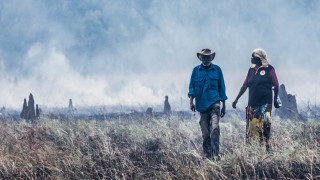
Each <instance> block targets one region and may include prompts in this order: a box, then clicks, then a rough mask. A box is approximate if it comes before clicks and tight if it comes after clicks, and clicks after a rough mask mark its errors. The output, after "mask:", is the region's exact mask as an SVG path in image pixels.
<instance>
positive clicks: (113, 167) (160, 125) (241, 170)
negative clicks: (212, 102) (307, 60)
mask: <svg viewBox="0 0 320 180" xmlns="http://www.w3.org/2000/svg"><path fill="white" fill-rule="evenodd" d="M220 126H221V139H220V142H221V147H220V151H221V160H220V161H211V160H208V159H204V158H202V147H201V144H202V137H201V132H200V128H199V124H198V121H197V120H192V121H179V120H177V119H175V118H173V119H172V120H171V121H170V122H169V121H167V120H149V121H148V120H144V119H136V120H130V121H128V120H127V121H121V120H113V121H103V122H98V121H90V122H87V121H84V120H77V121H72V122H60V121H57V120H48V119H42V120H41V122H40V123H39V124H38V125H36V126H34V127H33V126H31V124H28V123H26V122H25V121H21V122H19V123H17V122H7V123H2V124H0V178H1V179H12V178H15V179H261V178H267V179H276V178H283V179H316V178H320V152H319V148H320V144H319V143H320V122H316V121H312V120H309V121H308V122H305V123H302V122H291V121H281V120H279V119H274V120H273V124H272V133H273V134H272V140H271V144H272V148H273V153H270V154H268V153H266V152H265V148H264V147H261V146H260V145H259V144H253V145H248V144H246V143H245V141H244V133H245V132H244V128H245V126H244V122H242V121H239V120H230V121H229V122H227V123H220Z"/></svg>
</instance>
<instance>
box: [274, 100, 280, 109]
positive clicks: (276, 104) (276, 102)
mask: <svg viewBox="0 0 320 180" xmlns="http://www.w3.org/2000/svg"><path fill="white" fill-rule="evenodd" d="M273 104H274V107H275V108H279V107H280V105H279V103H278V101H277V100H274V101H273Z"/></svg>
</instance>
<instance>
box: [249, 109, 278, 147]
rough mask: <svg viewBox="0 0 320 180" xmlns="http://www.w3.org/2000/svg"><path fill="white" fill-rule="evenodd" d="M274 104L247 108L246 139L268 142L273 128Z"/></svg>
mask: <svg viewBox="0 0 320 180" xmlns="http://www.w3.org/2000/svg"><path fill="white" fill-rule="evenodd" d="M271 111H272V104H265V105H262V106H248V107H247V108H246V141H247V142H249V141H250V140H252V139H256V140H260V142H261V143H262V142H264V141H265V142H266V143H267V144H268V141H269V138H270V130H271V119H270V117H271Z"/></svg>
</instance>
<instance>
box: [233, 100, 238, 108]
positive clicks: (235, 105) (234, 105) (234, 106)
mask: <svg viewBox="0 0 320 180" xmlns="http://www.w3.org/2000/svg"><path fill="white" fill-rule="evenodd" d="M237 103H238V100H234V101H233V103H232V107H233V109H236V108H237Z"/></svg>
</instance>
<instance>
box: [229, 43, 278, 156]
mask: <svg viewBox="0 0 320 180" xmlns="http://www.w3.org/2000/svg"><path fill="white" fill-rule="evenodd" d="M251 63H252V64H254V65H253V66H251V67H250V69H249V71H248V74H247V77H246V79H245V81H244V83H243V85H242V87H241V89H240V92H239V94H238V96H237V97H236V99H235V100H234V102H233V103H232V107H233V108H236V105H237V103H238V100H239V98H240V97H241V96H242V95H243V93H244V92H245V91H246V90H247V88H249V101H248V106H247V107H246V140H247V142H249V141H250V140H251V139H258V140H259V141H260V142H261V143H265V145H266V150H267V151H270V150H271V149H270V148H271V147H270V144H269V138H270V130H271V119H270V116H271V112H272V102H273V103H274V107H275V108H279V107H280V104H279V102H278V101H277V97H278V91H279V82H278V78H277V75H276V71H275V69H274V68H273V66H271V65H270V64H269V62H268V59H267V54H266V52H265V51H264V50H263V49H255V50H253V53H252V57H251ZM272 89H273V90H274V93H273V97H274V98H272Z"/></svg>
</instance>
